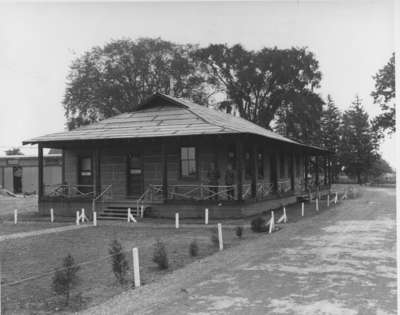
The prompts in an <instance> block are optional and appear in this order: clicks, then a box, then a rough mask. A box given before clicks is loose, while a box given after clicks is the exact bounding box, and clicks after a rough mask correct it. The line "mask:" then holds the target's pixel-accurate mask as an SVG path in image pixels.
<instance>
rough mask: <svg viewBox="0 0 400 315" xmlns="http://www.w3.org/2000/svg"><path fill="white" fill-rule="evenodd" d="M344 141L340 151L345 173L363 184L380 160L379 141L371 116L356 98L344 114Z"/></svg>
mask: <svg viewBox="0 0 400 315" xmlns="http://www.w3.org/2000/svg"><path fill="white" fill-rule="evenodd" d="M341 135H342V139H341V141H340V146H339V151H340V160H341V164H342V165H343V166H344V171H345V173H346V174H347V175H348V176H350V177H355V178H356V179H357V182H358V183H359V184H361V183H362V182H363V181H365V180H366V179H367V177H368V175H369V171H370V168H371V166H372V165H373V163H374V162H375V161H376V160H377V159H378V157H379V156H378V154H377V151H376V150H377V148H378V140H377V137H376V136H375V133H374V132H373V130H372V127H371V124H370V121H369V116H368V114H367V113H366V111H365V110H364V108H363V106H362V104H361V100H360V98H359V97H358V96H356V98H355V100H354V102H353V103H352V106H351V107H350V109H349V110H347V111H345V112H344V114H343V126H342V132H341Z"/></svg>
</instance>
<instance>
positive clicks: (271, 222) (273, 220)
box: [269, 211, 275, 234]
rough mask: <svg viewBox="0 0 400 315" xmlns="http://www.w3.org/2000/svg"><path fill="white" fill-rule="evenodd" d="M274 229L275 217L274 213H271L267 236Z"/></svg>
mask: <svg viewBox="0 0 400 315" xmlns="http://www.w3.org/2000/svg"><path fill="white" fill-rule="evenodd" d="M274 228H275V216H274V211H271V219H270V220H269V234H271V233H272V231H273V230H274Z"/></svg>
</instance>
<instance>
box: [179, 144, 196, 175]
mask: <svg viewBox="0 0 400 315" xmlns="http://www.w3.org/2000/svg"><path fill="white" fill-rule="evenodd" d="M196 176H197V163H196V148H195V147H181V177H182V178H185V177H186V178H194V177H196Z"/></svg>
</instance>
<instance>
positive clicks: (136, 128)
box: [23, 93, 321, 150]
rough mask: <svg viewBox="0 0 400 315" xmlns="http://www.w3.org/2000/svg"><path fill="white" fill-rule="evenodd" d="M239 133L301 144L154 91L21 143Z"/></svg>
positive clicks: (232, 117) (235, 118) (231, 117)
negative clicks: (126, 106) (126, 108)
mask: <svg viewBox="0 0 400 315" xmlns="http://www.w3.org/2000/svg"><path fill="white" fill-rule="evenodd" d="M238 133H248V134H256V135H259V136H263V137H266V138H269V139H274V140H278V141H283V142H288V143H292V144H295V145H300V146H304V145H303V144H301V143H299V142H296V141H293V140H291V139H288V138H285V137H283V136H281V135H279V134H277V133H274V132H272V131H269V130H267V129H264V128H262V127H260V126H258V125H256V124H254V123H252V122H250V121H248V120H246V119H243V118H240V117H235V116H232V115H230V114H226V113H223V112H221V111H218V110H214V109H211V108H208V107H205V106H201V105H198V104H195V103H192V102H190V101H187V100H184V99H181V98H175V97H172V96H168V95H165V94H160V93H156V94H154V95H153V96H152V97H150V98H149V99H148V100H147V101H146V102H145V103H143V104H141V105H140V106H139V107H138V108H137V110H135V111H133V112H130V113H124V114H120V115H117V116H114V117H111V118H108V119H104V120H102V121H100V122H96V123H92V124H90V125H87V126H83V127H80V128H77V129H74V130H71V131H64V132H59V133H53V134H49V135H45V136H41V137H37V138H33V139H30V140H27V141H24V142H23V143H24V144H28V143H31V144H33V143H40V142H61V141H76V140H104V139H133V138H148V137H152V138H154V137H170V136H187V135H214V134H238ZM314 148H315V149H317V150H321V149H320V148H316V147H314Z"/></svg>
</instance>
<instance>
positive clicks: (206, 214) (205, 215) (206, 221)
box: [204, 208, 208, 224]
mask: <svg viewBox="0 0 400 315" xmlns="http://www.w3.org/2000/svg"><path fill="white" fill-rule="evenodd" d="M204 212H205V214H204V217H205V218H204V224H208V208H206V209H205V210H204Z"/></svg>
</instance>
